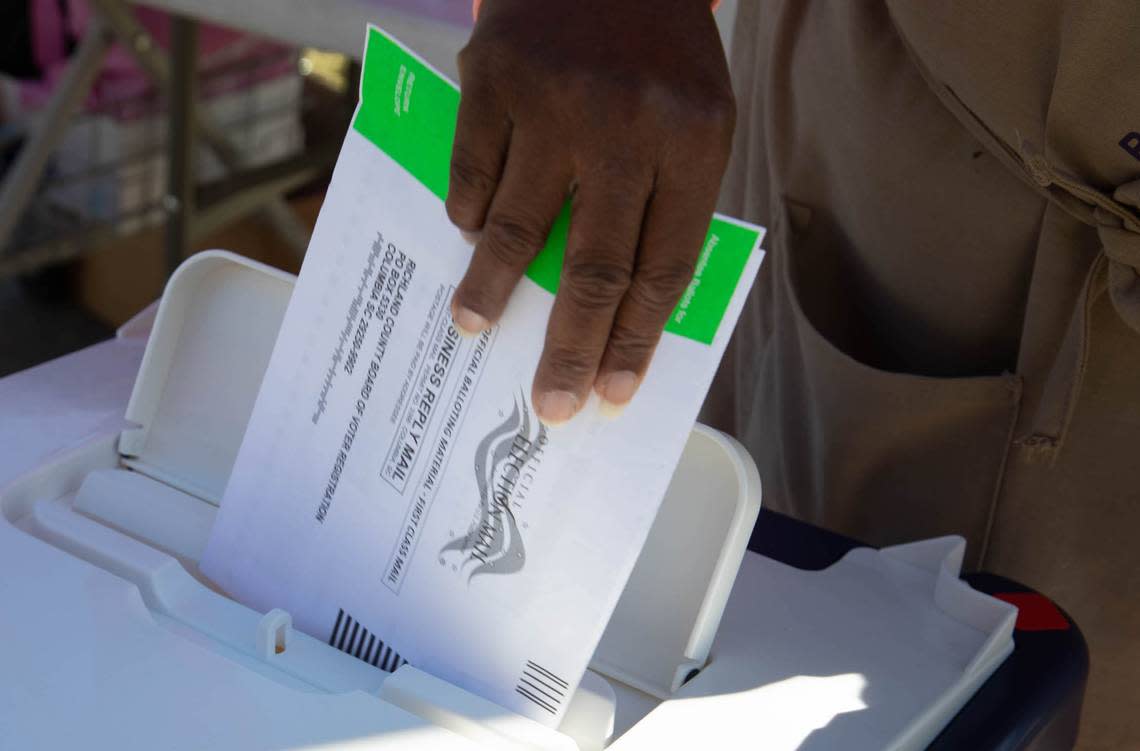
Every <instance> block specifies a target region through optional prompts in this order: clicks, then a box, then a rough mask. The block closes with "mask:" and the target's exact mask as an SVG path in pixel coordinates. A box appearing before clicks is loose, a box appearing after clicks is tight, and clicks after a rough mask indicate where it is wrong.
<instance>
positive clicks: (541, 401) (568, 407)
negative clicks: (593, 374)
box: [534, 391, 578, 427]
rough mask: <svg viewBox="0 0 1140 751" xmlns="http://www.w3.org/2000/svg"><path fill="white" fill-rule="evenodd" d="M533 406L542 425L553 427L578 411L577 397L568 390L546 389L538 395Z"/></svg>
mask: <svg viewBox="0 0 1140 751" xmlns="http://www.w3.org/2000/svg"><path fill="white" fill-rule="evenodd" d="M534 407H535V411H537V412H538V419H539V420H541V421H542V423H543V424H544V425H546V426H548V427H555V426H557V425H561V424H562V423H564V422H567V421H569V420H570V418H571V417H573V416H574V415H575V414H576V413H577V412H578V397H577V396H575V395H574V394H571V393H570V392H569V391H547V392H546V393H545V394H541V395H539V397H538V402H537V403H536V404H535V405H534Z"/></svg>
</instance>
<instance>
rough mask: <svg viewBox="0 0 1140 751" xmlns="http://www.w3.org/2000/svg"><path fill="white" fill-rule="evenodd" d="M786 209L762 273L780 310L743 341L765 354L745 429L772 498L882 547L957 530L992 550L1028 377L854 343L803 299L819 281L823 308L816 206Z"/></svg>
mask: <svg viewBox="0 0 1140 751" xmlns="http://www.w3.org/2000/svg"><path fill="white" fill-rule="evenodd" d="M777 209H778V211H777V214H776V221H775V225H774V227H773V232H772V244H771V246H770V251H769V255H768V257H767V259H766V262H765V267H764V269H763V271H762V275H761V280H760V283H759V284H758V285H757V287H758V290H757V294H758V295H760V296H766V297H767V298H768V299H766V300H764V301H763V302H762V303H761V305H760V309H761V314H760V316H761V318H768V319H769V320H767V321H766V322H764V323H763V324H762V325H761V326H759V327H758V328H757V332H758V333H757V336H756V339H757V340H758V341H755V342H747V343H741V344H742V345H743V346H746V347H751V348H752V351H751V352H750V353H749V354H750V359H751V360H752V363H753V367H752V368H749V370H750V371H751V378H752V380H753V383H752V389H753V393H752V399H751V407H752V409H751V412H750V414H749V415H748V419H747V420H745V421H744V424H745V425H746V435H745V440H746V441H747V443H748V445H749V446H751V447H752V448H753V450H754V451H755V452H756V454H757V462H758V464H759V466H760V471H761V476H762V477H763V480H764V484H765V505H766V506H769V507H772V508H775V509H776V510H779V511H784V512H786V513H790V514H792V515H794V516H797V517H799V518H802V519H806V520H808V521H811V522H813V523H816V524H821V525H823V526H826V527H829V528H831V529H835V530H837V531H840V532H842V533H844V534H848V535H851V536H853V537H856V538H858V539H860V540H863V541H865V542H868V543H871V544H876V545H885V544H892V543H898V542H903V541H908V540H914V539H919V538H924V537H932V536H938V535H945V534H959V535H962V536H964V537H966V538H967V540H968V541H969V543H970V545H969V549H968V555H969V560H971V561H978V560H980V557H981V555H982V554H983V548H984V545H985V540H986V537H987V535H988V532H989V529H988V528H989V524H990V519H991V517H992V510H993V505H994V503H995V499H996V497H997V492H998V489H999V486H1000V483H1001V478H1002V473H1003V468H1004V463H1005V457H1006V453H1007V450H1008V447H1009V444H1010V441H1011V438H1012V431H1013V426H1014V424H1015V422H1016V419H1017V410H1018V405H1019V403H1020V396H1021V381H1020V379H1019V378H1018V377H1017V376H1015V375H1012V374H1004V375H985V376H976V377H975V376H970V377H956V378H941V377H931V376H926V375H915V374H910V373H900V372H891V371H888V370H882V369H879V368H876V367H872V366H870V365H868V364H866V363H864V362H861V361H859V360H858V359H856V358H854V357H852V356H851V355H849V354H848V353H847V352H845V351H843V350H842V349H841V348H840V347H838V346H836V345H835V344H833V343H832V341H830V340H829V339H828V338H827V337H825V336H824V335H823V334H822V333H821V332H820V330H819V329H818V328H817V327H816V326H815V325H813V323H812V320H811V319H810V318H809V316H808V315H807V314H805V312H804V306H803V305H802V304H801V297H802V295H803V294H804V292H805V290H810V291H811V293H812V294H813V298H812V300H813V305H814V306H815V309H818V305H819V303H820V299H819V296H818V289H813V288H812V285H813V280H819V278H820V276H821V275H822V274H824V273H826V269H825V268H824V267H823V266H821V263H823V262H825V261H826V258H825V256H826V254H824V253H821V252H817V251H819V248H817V247H815V246H814V245H813V236H812V232H811V220H810V211H809V210H807V209H806V208H805V207H802V206H800V205H798V204H795V203H793V202H790V201H787V200H784V201H781V202H780V203H779V205H778V206H777ZM821 256H824V257H823V258H821ZM817 261H818V262H817ZM840 294H841V291H840ZM824 304H826V300H825V301H824ZM963 304H968V299H965V297H964V299H963ZM745 403H747V401H745Z"/></svg>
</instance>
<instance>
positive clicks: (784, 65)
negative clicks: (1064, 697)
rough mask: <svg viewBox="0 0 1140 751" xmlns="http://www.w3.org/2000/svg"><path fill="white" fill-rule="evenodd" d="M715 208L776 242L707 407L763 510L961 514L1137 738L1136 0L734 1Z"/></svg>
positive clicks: (929, 518) (1131, 741)
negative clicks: (1048, 610) (732, 133)
mask: <svg viewBox="0 0 1140 751" xmlns="http://www.w3.org/2000/svg"><path fill="white" fill-rule="evenodd" d="M733 51H734V55H733V57H734V60H733V74H734V77H735V81H736V85H737V92H738V100H739V101H738V106H739V112H740V114H739V119H738V123H737V138H736V146H735V153H734V163H733V165H732V166H731V167H730V172H729V175H728V177H727V178H726V183H725V196H724V204H723V208H724V210H726V211H728V212H730V213H733V214H738V215H741V216H744V217H746V218H748V219H752V220H756V221H759V222H761V223H764V224H767V225H769V226H770V228H771V229H772V232H771V235H770V242H769V243H768V244H769V251H770V255H769V257H768V259H767V261H766V262H765V265H764V267H763V269H762V270H761V277H760V279H759V280H758V282H757V285H756V289H755V291H754V293H753V296H752V300H751V303H750V306H749V308H748V309H747V310H746V311H745V314H744V316H743V317H742V320H741V324H740V327H739V329H738V332H737V335H736V337H735V339H734V343H733V345H732V346H731V347H730V352H729V355H728V356H727V357H726V361H725V365H724V367H722V370H721V373H720V374H719V376H718V381H717V383H716V384H715V385H714V390H713V393H712V395H711V396H710V400H709V403H708V405H707V407H706V411H705V415H704V417H705V419H707V420H709V421H711V422H712V423H713V424H716V425H719V426H720V427H722V428H724V429H726V430H729V431H730V432H732V433H733V434H735V435H737V436H738V437H740V438H741V440H743V441H744V442H745V443H746V445H747V446H748V447H749V448H750V449H751V451H752V452H753V454H754V456H755V457H756V460H757V463H758V465H759V466H760V470H761V474H762V477H763V480H764V503H765V505H767V506H768V507H770V508H775V509H777V510H781V511H785V512H787V513H791V514H793V515H795V516H798V517H800V518H803V519H806V520H808V521H811V522H815V523H818V524H823V525H825V526H828V527H831V528H833V529H837V530H839V531H842V532H845V533H847V534H850V535H852V536H855V537H858V538H861V539H863V540H866V541H868V542H872V543H877V544H886V543H891V542H899V541H904V540H910V539H915V538H920V537H926V536H933V535H940V534H947V533H957V534H962V535H965V536H966V537H967V538H968V540H969V543H970V551H971V554H970V561H971V564H972V565H973V566H976V567H982V568H985V569H988V570H991V571H994V572H997V573H1001V574H1004V575H1007V576H1010V577H1013V578H1015V579H1019V580H1021V581H1023V582H1025V583H1026V584H1029V585H1031V586H1034V587H1037V588H1039V589H1041V590H1042V591H1044V592H1046V593H1047V594H1049V595H1050V596H1052V597H1053V598H1054V599H1056V600H1057V601H1058V602H1059V603H1060V604H1061V605H1062V607H1064V608H1066V609H1067V610H1068V611H1069V612H1070V613H1071V614H1072V615H1073V616H1074V618H1075V619H1076V620H1077V622H1078V623H1079V625H1080V626H1081V628H1082V630H1083V631H1084V632H1085V634H1086V637H1087V638H1088V639H1089V642H1090V646H1091V649H1092V676H1091V681H1090V685H1089V688H1088V692H1087V694H1086V700H1085V714H1084V720H1083V727H1084V729H1083V731H1082V740H1081V745H1080V747H1081V748H1084V749H1114V750H1115V749H1140V711H1136V710H1140V699H1138V698H1137V697H1140V276H1138V274H1137V270H1138V269H1140V2H1137V0H1097V1H1095V2H1093V1H1090V2H1076V1H1075V0H1074V1H1072V2H1061V1H1060V0H1038V1H1036V2H1029V1H1027V0H1026V1H1018V2H1009V1H1008V0H1007V1H1005V2H1000V3H999V2H989V1H986V0H973V1H971V2H955V3H943V2H939V3H933V2H914V1H913V0H897V1H896V0H886V1H884V0H858V1H851V2H848V1H847V0H758V1H755V2H750V1H749V0H742V1H741V7H740V11H739V17H738V21H737V28H736V33H735V38H734V40H733Z"/></svg>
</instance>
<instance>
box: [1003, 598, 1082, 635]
mask: <svg viewBox="0 0 1140 751" xmlns="http://www.w3.org/2000/svg"><path fill="white" fill-rule="evenodd" d="M994 597H996V598H998V599H999V600H1002V601H1003V602H1008V603H1009V604H1010V605H1013V606H1014V607H1016V608H1017V623H1016V624H1015V625H1014V628H1015V629H1017V630H1018V631H1067V630H1068V629H1069V620H1068V619H1067V618H1066V617H1065V614H1064V613H1062V612H1061V610H1060V609H1059V608H1058V607H1057V606H1056V605H1054V604H1053V601H1052V600H1050V599H1049V598H1048V597H1045V596H1044V595H1039V594H1037V593H1036V592H999V593H997V594H995V595H994Z"/></svg>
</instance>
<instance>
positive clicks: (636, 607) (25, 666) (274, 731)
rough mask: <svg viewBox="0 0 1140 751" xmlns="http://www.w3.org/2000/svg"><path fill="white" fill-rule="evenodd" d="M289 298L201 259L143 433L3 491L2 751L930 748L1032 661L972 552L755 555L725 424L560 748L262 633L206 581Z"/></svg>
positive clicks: (334, 649) (154, 349)
mask: <svg viewBox="0 0 1140 751" xmlns="http://www.w3.org/2000/svg"><path fill="white" fill-rule="evenodd" d="M292 285H293V278H292V277H291V276H289V275H287V274H284V273H282V272H279V271H276V270H274V269H271V268H269V267H266V266H263V265H260V264H257V263H254V262H251V261H248V260H245V259H242V258H240V257H238V256H235V255H233V254H230V253H226V252H223V251H212V252H207V253H202V254H199V255H197V256H194V257H193V258H192V259H190V260H189V261H187V262H186V263H185V264H184V265H183V266H182V267H181V268H180V269H179V270H178V271H177V272H176V273H175V274H174V276H173V277H172V278H171V280H170V283H169V285H168V287H167V290H166V293H165V295H164V297H163V299H162V301H161V305H160V306H159V310H158V314H157V317H156V318H155V320H154V323H153V328H152V331H151V333H150V337H149V340H148V342H147V345H146V350H145V354H144V355H143V358H142V363H141V366H140V367H139V370H138V375H137V379H136V381H135V384H134V389H133V392H132V393H131V396H130V400H129V403H128V404H127V405H126V408H125V419H126V422H125V426H124V427H122V429H121V430H117V431H116V430H110V429H108V428H107V425H106V422H105V421H104V422H103V423H100V424H101V425H102V429H99V430H93V429H92V428H91V426H90V425H88V426H87V427H85V428H84V430H85V431H86V432H85V433H84V434H83V435H79V436H76V439H77V440H76V441H73V442H72V443H71V444H70V448H68V449H67V450H66V451H62V452H57V453H54V454H51V455H49V456H47V457H43V458H40V459H38V460H37V462H36V464H35V466H33V467H29V468H27V471H24V472H23V473H22V474H20V475H19V476H18V477H16V478H15V479H12V480H11V481H9V482H8V483H7V484H5V485H3V486H2V487H0V512H2V515H0V571H2V572H3V573H2V574H0V670H2V671H3V674H4V679H5V680H4V681H3V682H2V684H3V688H2V689H0V747H3V748H65V747H66V748H93V749H122V748H164V749H183V748H185V749H191V748H211V749H261V748H264V749H286V748H291V749H301V748H346V749H347V748H353V749H356V748H361V749H364V748H368V749H372V748H376V749H382V748H383V749H386V748H400V749H414V750H419V749H424V750H427V749H473V748H487V749H567V751H570V750H572V749H582V750H586V749H601V748H605V747H611V748H615V749H618V750H619V751H625V750H629V751H632V750H634V749H638V750H641V749H644V750H649V749H663V748H761V747H762V748H767V749H793V748H809V749H825V748H826V749H832V748H834V749H845V750H846V749H883V748H889V749H913V748H922V747H924V746H925V745H926V744H927V743H929V741H930V740H931V739H932V738H933V737H934V736H935V735H937V733H938V732H939V730H940V729H941V728H942V727H943V726H944V725H945V724H946V722H948V721H949V719H950V718H951V717H953V715H954V713H955V712H956V711H957V710H958V709H959V708H960V707H961V706H962V705H963V704H964V703H965V702H966V700H968V699H969V697H970V696H971V695H972V694H973V692H974V691H975V690H976V689H977V688H978V687H979V686H980V685H981V684H982V683H983V682H984V681H985V679H986V678H987V677H988V676H989V675H990V674H991V673H992V672H993V670H994V669H995V668H996V667H997V666H998V665H999V664H1000V663H1001V662H1002V660H1003V659H1004V658H1005V657H1006V656H1007V655H1008V654H1009V652H1010V651H1011V650H1012V648H1013V641H1012V629H1013V622H1014V616H1015V610H1014V608H1013V607H1012V606H1010V605H1008V604H1006V603H1003V602H1000V601H998V600H996V599H993V598H991V597H988V596H986V595H983V594H981V593H978V592H976V591H974V590H972V589H971V588H969V587H968V586H967V585H966V584H965V583H963V582H962V581H961V580H960V579H959V578H958V574H959V567H960V565H961V561H962V554H963V546H964V543H963V542H962V540H960V539H958V538H940V539H935V540H927V541H923V542H917V543H912V544H909V545H902V546H897V547H894V548H886V549H883V550H871V549H856V550H854V551H852V552H850V553H848V554H847V556H845V557H844V558H843V559H842V560H840V561H839V562H838V563H836V564H834V565H833V566H831V567H830V568H828V569H825V570H823V571H814V572H813V571H802V570H799V569H795V568H792V567H790V566H786V565H784V564H781V563H777V562H775V561H772V560H769V559H766V558H763V557H761V556H758V555H756V554H754V553H746V546H747V542H748V538H749V534H750V532H751V529H752V526H753V524H754V522H755V520H756V516H757V513H758V510H759V506H760V478H759V476H758V474H757V472H756V468H755V466H754V464H753V462H752V460H751V458H750V457H749V456H748V454H747V453H746V452H745V451H744V450H743V448H742V447H741V446H740V445H739V444H737V443H736V442H735V441H734V440H732V439H731V438H729V437H727V436H724V435H722V434H720V433H718V432H716V431H714V430H711V429H709V428H706V427H703V426H700V425H698V426H696V428H695V429H694V430H693V433H692V435H691V437H690V439H689V441H688V444H687V445H686V448H685V452H684V455H683V456H682V459H681V462H680V465H679V466H678V468H677V470H676V472H675V474H674V476H673V479H672V483H671V485H670V487H669V490H668V493H667V495H666V498H665V500H664V502H663V504H662V506H661V510H660V511H659V513H658V516H657V518H656V520H655V522H654V526H653V528H652V531H651V532H650V535H649V539H648V542H647V544H646V546H645V548H644V550H643V551H642V553H641V555H640V558H639V559H638V563H637V565H636V567H635V569H634V571H633V574H632V576H631V578H630V580H629V583H628V585H627V586H626V589H625V590H624V593H623V595H622V597H621V599H620V601H619V603H618V605H617V608H616V611H615V612H614V614H613V617H612V619H611V621H610V623H609V626H608V628H607V630H606V632H605V634H604V636H603V637H602V640H601V643H600V644H599V645H598V648H597V651H596V653H595V656H594V659H593V661H592V663H591V666H590V671H589V672H588V673H587V675H586V678H585V679H584V680H583V682H582V684H581V686H580V687H579V689H578V691H577V692H576V694H575V695H574V696H573V697H572V699H571V703H570V708H569V710H568V712H567V714H566V717H565V719H564V720H563V722H562V724H561V725H560V727H559V728H558V729H551V728H547V727H544V726H541V725H539V724H537V723H535V722H532V721H530V720H528V719H525V718H523V717H521V716H517V715H513V714H511V713H510V712H508V711H506V710H505V709H502V708H501V707H498V706H497V705H495V704H493V703H491V702H489V701H486V700H484V699H481V698H480V697H478V696H475V695H473V694H471V693H468V692H467V691H464V690H463V689H462V688H460V687H457V686H454V685H451V684H448V683H446V682H444V681H441V680H439V679H436V678H434V677H433V676H431V675H428V674H427V673H424V672H422V671H419V670H417V668H416V666H415V665H410V664H406V665H402V666H401V667H399V668H398V669H397V670H396V671H395V672H394V673H388V672H385V671H383V670H381V669H379V668H378V667H375V666H373V665H372V664H370V663H369V662H366V661H365V660H364V659H362V655H361V654H360V652H361V648H360V647H359V646H356V647H355V648H354V645H353V643H352V642H351V640H345V639H342V640H339V641H338V642H337V643H332V642H333V641H334V640H329V641H325V640H323V639H320V638H316V637H313V636H310V635H307V634H304V633H301V632H299V631H298V630H295V629H294V628H293V627H292V624H291V619H290V616H289V613H287V612H284V611H282V610H271V611H270V612H268V613H259V612H254V611H253V610H251V609H249V608H247V607H245V606H243V605H242V604H240V603H238V602H235V601H234V600H232V599H230V598H228V597H227V596H226V594H225V593H224V592H220V591H217V589H216V588H214V587H213V586H212V585H211V583H210V582H209V581H207V580H206V579H205V578H204V577H203V576H202V575H201V574H200V573H199V571H198V568H197V561H198V558H199V556H200V555H201V552H202V550H203V547H204V546H205V543H206V540H207V538H208V536H209V533H210V529H211V525H212V524H213V521H214V518H215V515H216V513H217V509H218V504H219V503H220V499H221V498H222V495H223V490H224V488H225V485H226V481H227V478H228V476H229V471H230V469H231V467H232V465H233V461H234V457H235V455H236V453H237V450H238V447H239V445H240V443H241V440H242V435H243V433H244V430H245V425H246V421H247V420H248V418H249V414H250V411H251V409H252V407H253V402H254V398H255V396H256V394H257V391H258V387H259V385H260V382H261V378H262V375H263V373H264V371H265V367H266V364H267V362H268V359H269V355H270V353H271V351H272V349H273V344H274V340H275V337H276V334H277V330H278V327H279V326H280V322H281V317H282V315H283V313H284V311H285V307H286V304H287V302H288V300H289V296H290V292H291V290H292ZM128 365H129V366H130V367H133V363H128ZM90 375H91V378H92V379H97V378H99V377H101V375H102V374H101V373H99V372H92V373H91V374H90ZM92 388H96V386H94V385H93V386H92ZM83 404H84V401H83V394H78V395H75V398H74V399H70V398H68V399H63V398H62V396H61V403H60V404H59V409H60V410H61V412H65V411H67V410H69V409H70V410H79V411H80V412H82V410H83V409H84V407H83ZM4 417H5V416H4V415H0V420H2V419H4ZM0 436H3V437H4V440H7V441H14V440H18V439H17V438H15V437H14V436H13V434H12V433H8V432H4V431H3V428H0ZM79 438H82V439H83V440H78V439H79ZM0 450H3V451H8V446H6V445H0ZM455 628H456V633H455V638H456V639H462V638H463V632H462V625H461V624H459V625H457V626H456V627H455ZM346 642H347V643H346Z"/></svg>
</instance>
